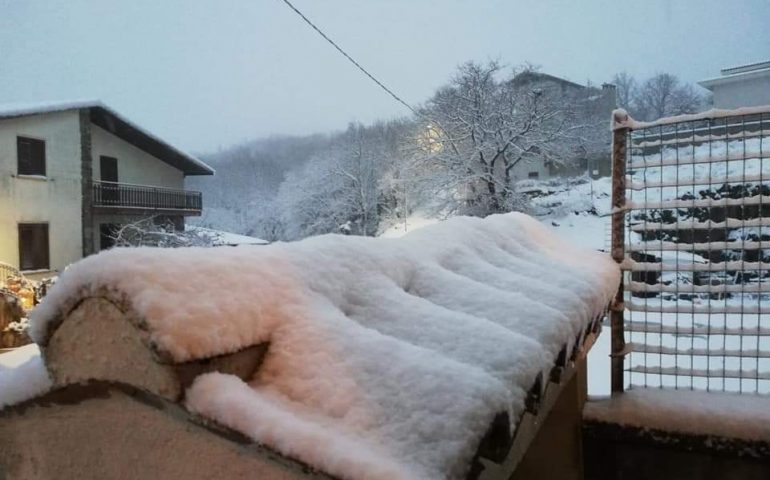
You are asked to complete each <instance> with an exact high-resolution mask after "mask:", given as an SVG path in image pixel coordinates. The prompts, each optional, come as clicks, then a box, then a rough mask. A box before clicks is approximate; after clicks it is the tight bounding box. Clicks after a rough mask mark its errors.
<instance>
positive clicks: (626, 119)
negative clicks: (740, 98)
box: [612, 105, 770, 130]
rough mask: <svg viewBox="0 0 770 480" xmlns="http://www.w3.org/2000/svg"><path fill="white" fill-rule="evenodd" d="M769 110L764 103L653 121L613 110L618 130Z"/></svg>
mask: <svg viewBox="0 0 770 480" xmlns="http://www.w3.org/2000/svg"><path fill="white" fill-rule="evenodd" d="M768 112H770V105H762V106H758V107H741V108H736V109H734V110H723V109H718V108H712V109H710V110H706V111H704V112H700V113H688V114H685V115H676V116H673V117H664V118H660V119H658V120H655V121H653V122H640V121H637V120H634V119H633V118H631V117H630V116H629V115H628V113H627V112H626V111H625V110H623V109H622V108H620V109H617V110H614V111H613V112H612V114H613V118H614V121H613V124H612V129H613V130H618V129H620V128H630V129H632V130H639V129H640V128H649V127H657V126H661V125H672V124H674V123H682V122H694V121H697V120H707V119H710V118H725V117H736V116H740V115H755V114H758V113H768Z"/></svg>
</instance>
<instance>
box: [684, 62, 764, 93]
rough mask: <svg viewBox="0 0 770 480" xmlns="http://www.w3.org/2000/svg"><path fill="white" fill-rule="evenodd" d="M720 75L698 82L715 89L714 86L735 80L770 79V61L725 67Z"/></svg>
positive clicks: (704, 86)
mask: <svg viewBox="0 0 770 480" xmlns="http://www.w3.org/2000/svg"><path fill="white" fill-rule="evenodd" d="M721 73H722V75H721V76H719V77H714V78H709V79H706V80H701V81H700V82H698V85H700V86H701V87H703V88H706V89H708V90H713V89H714V87H716V86H719V85H724V84H727V83H733V82H743V81H745V80H748V79H754V78H760V77H767V78H768V79H770V62H758V63H753V64H749V65H741V66H738V67H732V68H725V69H722V71H721Z"/></svg>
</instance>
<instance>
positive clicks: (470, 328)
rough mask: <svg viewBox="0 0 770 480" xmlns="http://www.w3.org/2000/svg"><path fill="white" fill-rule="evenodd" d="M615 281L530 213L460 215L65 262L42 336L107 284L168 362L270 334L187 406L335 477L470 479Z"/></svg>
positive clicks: (202, 386)
mask: <svg viewBox="0 0 770 480" xmlns="http://www.w3.org/2000/svg"><path fill="white" fill-rule="evenodd" d="M618 281H619V270H618V267H617V266H616V264H615V263H614V262H613V261H612V260H611V259H610V258H609V257H608V256H607V255H604V254H599V253H597V252H591V251H589V250H582V249H577V248H574V247H572V246H571V245H569V244H567V243H565V242H563V241H560V240H558V239H555V238H554V236H553V235H552V234H551V231H550V230H548V229H547V228H546V227H545V226H543V225H541V224H540V223H539V222H537V221H535V220H534V219H532V218H530V217H528V216H526V215H523V214H507V215H496V216H492V217H488V218H486V219H483V220H482V219H478V218H468V217H457V218H453V219H450V220H447V221H445V222H442V223H439V224H436V225H431V226H426V227H424V228H422V229H420V230H417V231H414V232H410V233H409V234H407V235H406V236H404V237H402V238H399V239H385V238H364V237H349V236H340V235H325V236H320V237H314V238H309V239H306V240H303V241H300V242H296V243H275V244H271V245H267V246H242V247H239V248H219V249H210V248H209V249H206V248H179V249H152V248H136V249H127V248H126V249H113V250H109V251H106V252H102V253H99V254H98V255H94V256H91V257H88V258H86V259H84V260H82V261H80V262H78V263H76V264H74V265H72V266H71V267H69V268H68V269H67V270H66V271H65V272H64V273H63V274H62V275H61V277H60V279H59V281H58V282H57V283H56V285H55V286H54V287H53V288H52V289H51V291H50V292H49V294H48V295H47V296H46V297H45V299H44V300H43V302H42V303H41V304H40V305H39V306H38V307H37V308H36V309H35V310H34V311H33V312H32V318H31V322H32V328H31V334H32V335H33V337H34V338H35V339H36V341H37V342H38V343H41V344H42V345H43V346H44V348H45V345H46V344H47V342H48V340H49V339H50V336H51V335H52V333H53V332H54V331H55V330H56V328H57V326H58V325H59V324H60V323H61V322H66V321H67V320H66V315H67V312H68V311H69V309H71V308H73V307H74V306H75V305H77V304H78V302H79V301H80V300H81V299H83V298H86V297H93V296H98V295H101V296H106V297H107V298H112V299H115V301H119V302H120V304H121V305H123V306H124V307H125V308H126V309H127V311H130V312H132V313H131V315H130V318H133V319H136V321H137V322H139V323H138V326H137V328H139V329H140V330H141V331H142V332H143V333H142V336H143V338H144V339H145V340H144V341H146V342H147V345H148V348H151V349H153V350H154V351H155V352H157V355H158V358H162V359H165V360H164V361H166V362H170V363H179V362H185V361H190V360H195V359H202V358H208V357H212V356H215V355H220V354H225V353H229V352H235V351H238V350H240V349H244V348H247V347H250V346H253V345H259V344H265V343H267V344H268V348H267V353H266V356H265V357H264V360H263V362H262V364H261V366H260V367H259V368H258V369H257V370H256V372H255V373H254V376H253V378H251V380H250V381H249V382H248V383H247V382H244V381H243V380H242V379H241V378H240V377H237V376H233V375H227V374H223V373H217V372H215V373H208V374H204V375H201V376H199V377H198V378H197V379H196V381H195V382H194V383H193V384H192V386H191V387H190V388H189V389H188V390H187V392H186V395H185V399H186V405H187V407H188V408H189V409H190V410H191V411H193V412H196V413H198V414H200V415H202V416H204V417H207V418H209V419H211V420H213V421H215V422H217V423H219V424H222V425H224V426H227V427H229V428H232V429H234V430H237V431H240V432H242V433H244V434H245V435H248V436H249V437H251V438H252V439H253V440H254V441H256V442H258V443H261V444H264V445H266V446H268V447H270V448H272V449H274V450H276V451H278V452H280V453H282V454H284V455H287V456H289V457H292V458H295V459H298V460H300V461H302V462H304V463H306V464H309V465H310V466H312V467H315V468H317V469H320V470H323V471H325V472H327V473H330V474H332V475H336V476H339V477H341V478H373V479H399V478H415V479H417V478H420V479H422V478H462V477H464V475H465V474H466V472H467V469H468V468H469V465H470V462H471V460H472V458H473V456H474V454H475V452H476V450H477V448H478V446H479V443H480V441H481V438H482V437H483V436H484V434H485V433H486V432H487V430H488V428H489V426H490V425H491V424H492V422H493V419H494V418H496V417H497V415H498V414H506V415H507V418H509V419H511V425H510V428H511V432H509V433H510V434H511V435H512V433H513V430H514V429H515V428H516V425H515V423H516V419H518V418H520V415H521V414H522V413H523V411H524V403H525V398H526V392H527V390H529V389H530V387H531V386H532V385H533V383H534V380H535V379H536V378H537V377H538V375H540V374H544V373H546V374H547V372H549V371H550V370H551V368H552V367H553V365H554V363H555V362H556V359H557V357H558V355H559V352H560V350H561V349H563V348H564V347H565V346H566V347H567V348H570V349H571V348H572V347H573V345H574V344H575V343H576V342H577V341H578V338H579V337H580V335H581V332H584V331H585V329H586V328H587V326H588V325H589V324H591V322H592V321H593V320H594V319H595V318H596V317H597V315H599V314H600V313H601V312H602V311H603V310H604V308H605V307H606V305H607V304H608V302H609V301H610V299H611V298H612V297H613V296H614V294H615V292H616V290H617V286H618ZM132 321H133V320H132ZM65 324H66V323H65Z"/></svg>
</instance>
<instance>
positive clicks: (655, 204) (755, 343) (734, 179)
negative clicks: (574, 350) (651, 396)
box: [611, 106, 770, 393]
mask: <svg viewBox="0 0 770 480" xmlns="http://www.w3.org/2000/svg"><path fill="white" fill-rule="evenodd" d="M612 206H613V220H612V254H613V258H614V259H615V261H617V262H618V263H619V264H620V265H621V267H622V268H623V270H624V282H623V284H622V285H621V288H620V289H619V290H618V293H617V295H616V299H615V306H614V309H613V310H614V311H613V313H612V316H611V326H612V357H613V360H612V388H613V391H622V390H624V389H625V388H629V387H633V386H644V387H651V386H655V387H673V388H680V389H683V388H684V389H702V390H708V391H712V390H718V391H729V392H739V393H744V392H747V393H769V392H770V320H768V318H769V317H768V314H770V106H767V107H758V108H751V109H738V110H732V111H729V110H712V111H709V112H704V113H702V114H698V115H683V116H680V117H671V118H666V119H661V120H658V121H655V122H650V123H641V122H636V121H634V120H633V119H631V118H630V117H629V116H628V114H627V113H626V112H625V111H623V110H616V111H615V112H613V198H612Z"/></svg>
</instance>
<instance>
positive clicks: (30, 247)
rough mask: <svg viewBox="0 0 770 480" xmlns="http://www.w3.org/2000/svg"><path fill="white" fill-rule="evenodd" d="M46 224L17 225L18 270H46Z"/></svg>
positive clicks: (47, 260)
mask: <svg viewBox="0 0 770 480" xmlns="http://www.w3.org/2000/svg"><path fill="white" fill-rule="evenodd" d="M49 268H50V262H49V256H48V224H47V223H20V224H19V270H48V269H49Z"/></svg>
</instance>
